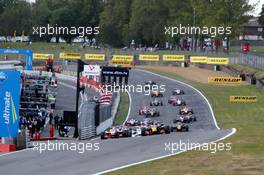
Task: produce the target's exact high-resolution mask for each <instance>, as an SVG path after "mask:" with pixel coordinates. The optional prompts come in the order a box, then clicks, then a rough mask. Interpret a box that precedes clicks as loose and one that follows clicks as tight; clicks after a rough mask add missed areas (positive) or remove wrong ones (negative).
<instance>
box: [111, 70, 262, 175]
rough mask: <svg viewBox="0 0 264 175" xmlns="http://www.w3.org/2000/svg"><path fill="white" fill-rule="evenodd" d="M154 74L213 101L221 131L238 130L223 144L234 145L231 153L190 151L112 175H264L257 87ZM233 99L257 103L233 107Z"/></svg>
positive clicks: (237, 104) (165, 73)
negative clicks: (244, 98)
mask: <svg viewBox="0 0 264 175" xmlns="http://www.w3.org/2000/svg"><path fill="white" fill-rule="evenodd" d="M149 70H150V71H152V72H155V73H158V74H161V75H164V76H167V77H170V78H174V79H178V80H181V81H184V82H186V83H189V84H191V85H192V86H194V87H196V88H197V89H199V90H200V91H201V92H202V93H203V94H204V95H205V96H206V97H207V98H208V100H209V101H210V103H211V104H212V107H213V109H214V113H215V115H216V118H217V122H218V124H219V126H220V127H221V128H233V127H234V128H236V129H237V133H236V134H235V135H233V136H231V137H229V138H227V139H226V140H224V141H223V142H224V143H229V142H230V143H232V150H231V151H221V152H216V153H215V154H212V153H209V152H201V151H189V152H186V153H182V154H180V155H177V156H171V157H169V158H165V159H161V160H157V161H152V162H149V163H144V164H141V165H137V166H133V167H129V168H126V169H122V170H119V171H115V172H112V173H109V174H111V175H119V174H120V175H121V174H126V175H134V174H135V175H141V174H142V175H143V174H155V175H167V174H176V173H177V174H214V175H215V174H216V175H218V174H219V175H220V174H263V172H264V167H263V162H264V139H263V136H264V95H263V94H261V92H260V90H258V89H257V88H256V87H255V86H251V85H246V86H237V87H234V86H232V87H230V86H218V85H208V84H201V83H195V82H192V81H190V80H186V79H183V78H182V77H179V76H178V75H175V74H173V73H171V72H170V70H167V71H162V72H161V71H156V70H155V68H150V69H149ZM230 95H256V96H257V98H258V102H257V103H252V104H246V103H230V102H229V96H230Z"/></svg>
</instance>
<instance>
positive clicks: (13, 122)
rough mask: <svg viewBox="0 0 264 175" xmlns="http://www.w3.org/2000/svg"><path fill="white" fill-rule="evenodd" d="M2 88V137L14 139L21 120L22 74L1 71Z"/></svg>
mask: <svg viewBox="0 0 264 175" xmlns="http://www.w3.org/2000/svg"><path fill="white" fill-rule="evenodd" d="M0 86H1V91H0V137H11V138H14V137H16V136H17V133H18V125H19V120H20V119H19V107H20V105H19V104H20V72H19V71H15V70H3V71H0Z"/></svg>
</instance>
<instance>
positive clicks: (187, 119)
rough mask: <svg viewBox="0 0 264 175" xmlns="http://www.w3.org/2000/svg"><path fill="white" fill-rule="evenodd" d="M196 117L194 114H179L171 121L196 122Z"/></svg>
mask: <svg viewBox="0 0 264 175" xmlns="http://www.w3.org/2000/svg"><path fill="white" fill-rule="evenodd" d="M196 121H197V119H196V117H195V116H194V115H192V114H191V115H189V114H188V115H180V116H178V117H177V118H176V119H174V120H173V123H177V122H182V123H190V122H196Z"/></svg>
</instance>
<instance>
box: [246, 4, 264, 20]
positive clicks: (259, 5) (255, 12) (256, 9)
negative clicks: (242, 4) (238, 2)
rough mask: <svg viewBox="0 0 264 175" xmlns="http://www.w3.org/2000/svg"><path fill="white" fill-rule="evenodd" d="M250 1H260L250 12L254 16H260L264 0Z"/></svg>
mask: <svg viewBox="0 0 264 175" xmlns="http://www.w3.org/2000/svg"><path fill="white" fill-rule="evenodd" d="M249 3H250V4H255V3H258V4H257V6H256V8H255V10H254V11H253V12H252V13H250V14H252V15H254V16H258V15H259V13H260V12H261V8H262V5H263V4H264V0H249Z"/></svg>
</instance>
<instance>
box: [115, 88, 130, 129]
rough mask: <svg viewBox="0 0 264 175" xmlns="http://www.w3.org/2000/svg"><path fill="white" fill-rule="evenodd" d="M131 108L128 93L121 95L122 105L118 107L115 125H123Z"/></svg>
mask: <svg viewBox="0 0 264 175" xmlns="http://www.w3.org/2000/svg"><path fill="white" fill-rule="evenodd" d="M128 108H129V98H128V95H127V93H126V92H121V93H120V103H119V107H118V111H117V114H116V118H115V121H114V125H121V124H123V123H124V121H125V120H126V116H127V113H128Z"/></svg>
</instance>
